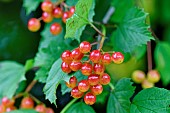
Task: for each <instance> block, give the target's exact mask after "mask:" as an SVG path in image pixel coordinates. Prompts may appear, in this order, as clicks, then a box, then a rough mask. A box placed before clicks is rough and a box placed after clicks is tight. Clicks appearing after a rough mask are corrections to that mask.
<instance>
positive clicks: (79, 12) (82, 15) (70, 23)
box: [65, 0, 95, 42]
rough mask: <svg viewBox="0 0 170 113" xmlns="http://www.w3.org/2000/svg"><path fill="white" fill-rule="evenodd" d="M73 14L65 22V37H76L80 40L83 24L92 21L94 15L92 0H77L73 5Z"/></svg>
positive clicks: (93, 2)
mask: <svg viewBox="0 0 170 113" xmlns="http://www.w3.org/2000/svg"><path fill="white" fill-rule="evenodd" d="M75 7H76V8H75V9H76V11H75V13H74V15H73V16H72V17H71V18H69V19H68V20H67V22H66V34H65V38H72V39H76V40H77V41H79V42H80V36H81V34H82V32H83V30H84V29H85V26H86V25H87V24H88V23H89V21H90V22H92V19H93V16H94V7H95V1H94V0H79V1H78V3H77V4H76V6H75Z"/></svg>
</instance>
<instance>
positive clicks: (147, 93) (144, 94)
mask: <svg viewBox="0 0 170 113" xmlns="http://www.w3.org/2000/svg"><path fill="white" fill-rule="evenodd" d="M169 105H170V91H168V90H166V89H163V88H156V87H155V88H149V89H144V90H142V91H141V92H139V93H138V94H137V95H136V96H135V98H134V99H133V102H132V104H131V108H130V113H170V107H169Z"/></svg>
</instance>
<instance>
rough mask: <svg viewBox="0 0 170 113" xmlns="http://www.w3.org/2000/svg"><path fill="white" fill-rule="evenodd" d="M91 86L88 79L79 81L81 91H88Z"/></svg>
mask: <svg viewBox="0 0 170 113" xmlns="http://www.w3.org/2000/svg"><path fill="white" fill-rule="evenodd" d="M89 88H90V84H89V83H88V81H87V80H81V81H80V82H79V83H78V89H79V90H80V91H81V92H86V91H88V90H89Z"/></svg>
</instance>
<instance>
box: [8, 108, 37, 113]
mask: <svg viewBox="0 0 170 113" xmlns="http://www.w3.org/2000/svg"><path fill="white" fill-rule="evenodd" d="M8 113H38V112H36V111H35V110H31V109H19V110H14V111H11V112H8Z"/></svg>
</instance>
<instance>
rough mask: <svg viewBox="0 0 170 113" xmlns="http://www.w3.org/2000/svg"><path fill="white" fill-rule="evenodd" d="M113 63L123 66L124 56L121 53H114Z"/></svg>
mask: <svg viewBox="0 0 170 113" xmlns="http://www.w3.org/2000/svg"><path fill="white" fill-rule="evenodd" d="M112 61H113V62H114V63H115V64H121V63H122V62H123V61H124V55H123V54H122V53H121V52H114V53H113V54H112Z"/></svg>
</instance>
